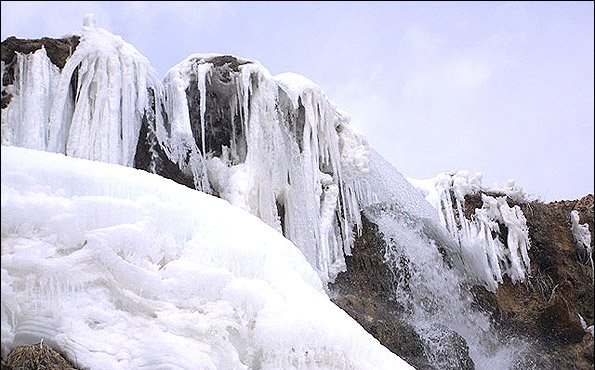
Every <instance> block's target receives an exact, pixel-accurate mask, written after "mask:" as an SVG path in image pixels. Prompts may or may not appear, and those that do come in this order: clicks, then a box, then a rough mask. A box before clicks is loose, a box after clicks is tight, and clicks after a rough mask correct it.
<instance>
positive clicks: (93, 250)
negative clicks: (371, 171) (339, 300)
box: [1, 146, 411, 369]
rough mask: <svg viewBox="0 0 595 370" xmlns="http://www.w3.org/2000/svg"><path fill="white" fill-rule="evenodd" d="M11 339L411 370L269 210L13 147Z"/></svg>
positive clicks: (85, 352) (158, 362)
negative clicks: (333, 296) (262, 214)
mask: <svg viewBox="0 0 595 370" xmlns="http://www.w3.org/2000/svg"><path fill="white" fill-rule="evenodd" d="M1 154H2V155H1V159H2V165H1V170H2V212H1V216H2V303H1V310H2V348H3V350H10V349H11V348H13V347H14V346H16V345H18V344H20V343H36V342H39V340H41V339H43V340H44V343H47V344H52V345H55V346H56V347H57V348H60V349H61V350H62V351H64V352H65V353H67V354H68V355H70V356H71V357H72V358H76V361H77V362H78V364H79V365H80V366H84V367H88V368H92V369H100V368H110V369H132V368H151V369H172V368H178V369H248V368H251V369H257V368H258V369H280V368H284V369H286V368H308V369H310V368H316V369H349V368H358V369H400V368H411V367H410V366H409V365H407V364H406V363H405V362H404V361H402V360H401V359H400V358H398V357H397V356H396V355H394V354H392V353H391V352H390V351H388V350H387V349H386V348H385V347H383V346H382V345H381V344H380V343H379V342H378V341H377V340H376V339H374V338H373V337H372V336H371V335H370V334H368V333H367V332H365V331H364V329H363V328H362V327H361V326H359V325H358V324H357V323H356V322H355V321H354V320H352V319H351V318H350V317H349V316H348V315H347V314H346V313H345V312H343V311H342V310H341V309H339V308H338V307H336V306H335V305H334V304H333V303H332V302H331V301H330V300H329V298H328V296H327V295H326V294H325V292H324V290H323V284H322V282H321V280H320V279H319V277H318V275H317V273H316V272H315V271H314V269H313V268H312V267H311V266H310V264H309V263H308V262H307V261H306V259H305V258H304V256H303V255H302V253H301V252H300V251H299V250H298V249H297V248H296V247H295V246H294V245H293V244H292V243H291V242H289V241H288V240H287V239H285V238H283V237H282V236H281V235H280V234H279V233H277V232H275V231H274V230H273V229H271V228H270V227H269V226H268V225H266V224H265V223H263V222H262V221H261V220H260V219H258V218H256V217H254V216H253V215H251V214H250V213H248V212H245V211H243V210H241V209H239V208H237V207H233V206H231V205H229V203H228V202H225V201H223V200H221V199H218V198H215V197H212V196H210V195H207V194H204V193H201V192H197V191H194V190H191V189H188V188H186V187H184V186H182V185H178V184H176V183H174V182H173V181H170V180H167V179H164V178H162V177H159V176H157V175H152V174H149V173H147V172H145V171H140V170H135V169H132V168H126V167H123V166H115V165H113V164H107V163H100V162H95V161H88V160H82V159H76V158H69V157H66V156H64V155H61V154H54V153H47V152H40V151H34V150H30V149H24V148H16V147H6V146H2V153H1Z"/></svg>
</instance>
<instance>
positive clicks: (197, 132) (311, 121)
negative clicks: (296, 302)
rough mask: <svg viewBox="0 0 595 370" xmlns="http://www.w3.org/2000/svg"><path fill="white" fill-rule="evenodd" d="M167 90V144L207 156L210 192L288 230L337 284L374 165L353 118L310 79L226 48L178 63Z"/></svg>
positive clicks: (326, 277)
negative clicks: (272, 70)
mask: <svg viewBox="0 0 595 370" xmlns="http://www.w3.org/2000/svg"><path fill="white" fill-rule="evenodd" d="M164 96H165V100H166V104H165V109H166V112H167V116H168V117H169V121H168V123H167V125H168V131H169V138H168V140H169V142H172V143H174V142H177V143H184V144H183V145H171V147H172V148H175V147H177V148H183V149H184V150H185V151H188V150H190V151H191V152H192V153H197V156H200V157H201V158H204V160H205V165H206V169H207V178H208V183H209V190H212V191H213V192H214V193H216V194H218V195H219V196H220V197H221V198H223V199H226V200H228V201H229V202H230V203H232V204H234V205H237V206H239V207H241V208H243V209H246V210H247V211H249V212H251V213H253V214H254V215H256V216H258V217H260V218H261V219H262V220H264V221H265V222H266V223H268V224H269V225H270V226H272V227H274V228H275V229H277V230H278V231H279V232H283V234H284V235H285V236H286V237H287V238H288V239H290V240H292V241H293V242H294V243H295V244H296V245H297V246H298V247H299V248H300V249H301V250H302V251H303V253H304V254H305V255H306V258H307V259H308V261H310V263H312V265H313V266H315V268H316V269H317V271H318V272H319V274H320V276H321V277H322V279H323V280H324V281H332V280H334V278H335V276H336V275H337V274H338V273H339V272H340V271H343V270H344V269H345V259H344V255H345V254H350V250H351V245H352V243H353V238H354V235H353V233H354V231H355V232H356V233H357V232H358V231H359V228H360V227H361V219H360V204H359V197H361V196H363V195H364V193H365V192H364V191H363V190H361V189H362V187H363V186H364V185H363V183H362V182H361V181H360V177H361V174H364V173H365V172H366V171H367V163H368V159H367V144H366V142H365V140H364V139H363V137H362V136H361V135H359V134H358V133H357V132H356V131H355V130H354V129H353V128H351V127H350V126H349V117H348V116H347V115H346V114H345V113H343V112H341V111H339V110H337V109H336V107H335V106H334V105H332V103H330V102H329V100H328V99H327V98H326V96H325V95H324V94H323V93H322V92H321V91H320V89H319V88H318V87H317V86H316V85H315V84H314V83H312V82H311V81H309V80H307V79H306V78H305V77H302V76H299V75H296V74H292V73H284V74H281V75H278V76H275V77H272V76H271V75H270V74H269V72H268V71H267V70H266V69H265V68H264V67H263V66H262V65H260V64H259V63H258V62H256V61H249V60H245V59H240V58H236V57H233V56H227V55H221V54H193V55H190V56H189V57H188V58H186V59H185V60H184V61H182V62H181V63H179V64H178V65H177V66H175V67H173V68H171V69H170V70H169V71H168V73H167V75H166V77H165V79H164ZM158 136H161V137H163V135H158ZM172 154H173V155H172V156H173V158H176V159H175V160H174V161H175V162H180V158H181V157H183V156H184V155H185V154H184V152H178V153H172ZM198 173H201V172H200V171H198ZM202 190H205V189H202ZM339 207H340V208H339Z"/></svg>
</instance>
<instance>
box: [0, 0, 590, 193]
mask: <svg viewBox="0 0 595 370" xmlns="http://www.w3.org/2000/svg"><path fill="white" fill-rule="evenodd" d="M1 6H2V9H1V10H2V12H1V14H2V22H1V28H2V40H5V39H6V38H7V37H9V36H12V35H14V36H17V37H20V38H40V37H44V36H47V37H61V36H64V35H66V34H69V33H71V32H75V31H79V30H81V28H82V21H83V16H84V15H85V14H87V13H95V17H96V24H97V27H101V28H105V29H107V30H109V31H111V32H112V33H114V34H117V35H120V36H122V38H123V39H124V40H126V41H127V42H129V43H131V44H133V45H134V46H135V47H136V48H137V49H138V50H139V51H140V52H141V53H142V54H144V55H145V56H146V57H147V58H148V59H149V60H150V61H151V63H152V64H153V66H154V67H155V69H156V70H157V72H158V74H159V75H160V76H161V77H163V76H164V75H165V72H166V71H167V70H168V69H169V68H170V67H172V66H174V65H175V64H177V63H179V62H180V61H182V60H183V59H185V58H186V57H187V56H188V55H190V54H192V53H211V52H213V53H222V54H232V55H236V56H240V57H244V58H248V59H254V60H258V61H259V62H261V63H262V64H263V65H264V66H265V67H266V68H267V69H268V70H269V71H270V72H271V74H272V75H276V74H278V73H282V72H296V73H299V74H302V75H304V76H306V77H308V78H309V79H310V80H312V81H313V82H315V83H316V84H317V85H319V86H320V87H321V88H322V89H323V91H324V92H325V93H326V95H327V96H328V97H329V99H330V100H331V101H333V102H334V103H335V104H336V105H337V106H338V107H339V108H341V109H343V110H345V111H347V112H348V113H349V114H350V115H351V117H352V124H353V125H354V126H356V127H357V128H359V130H360V131H361V132H363V133H364V135H365V136H366V137H367V139H368V142H369V143H370V145H371V146H372V147H374V148H375V149H376V150H377V151H378V152H380V154H382V155H383V156H384V157H385V158H387V159H388V160H389V161H390V162H392V163H393V164H394V165H395V166H396V167H397V169H398V170H399V171H400V172H401V173H402V174H403V175H405V176H408V177H414V178H428V177H433V176H435V175H436V174H438V173H440V172H445V171H457V170H468V171H470V172H481V173H483V184H484V186H492V185H494V184H496V183H497V184H499V185H504V184H505V183H506V182H507V181H508V179H514V180H516V183H517V185H519V186H521V187H523V188H524V189H525V191H526V192H527V193H529V194H531V195H532V196H534V197H538V198H539V199H540V200H543V201H552V200H561V199H578V198H580V197H582V196H584V195H586V194H588V193H593V183H594V177H593V167H594V132H593V131H594V130H593V128H594V108H593V101H594V97H593V91H594V77H593V70H594V64H593V53H594V52H593V45H594V38H593V29H594V22H593V14H594V8H593V2H510V3H508V2H482V3H475V2H458V3H454V2H424V3H419V2H410V3H408V2H212V3H209V2H84V1H78V2H29V1H22V2H21V1H19V2H10V1H2V3H1Z"/></svg>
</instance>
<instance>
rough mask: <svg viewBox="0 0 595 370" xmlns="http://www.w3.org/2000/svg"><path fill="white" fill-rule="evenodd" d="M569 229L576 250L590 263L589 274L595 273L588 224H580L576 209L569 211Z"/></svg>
mask: <svg viewBox="0 0 595 370" xmlns="http://www.w3.org/2000/svg"><path fill="white" fill-rule="evenodd" d="M570 222H571V227H570V228H571V231H572V236H573V237H574V241H575V243H576V248H577V251H579V252H580V254H582V255H584V256H585V257H586V258H585V259H586V260H588V261H589V263H590V264H591V276H593V274H594V273H595V272H594V271H595V270H594V266H593V246H592V245H591V232H590V231H589V224H586V223H584V224H580V223H579V222H580V217H579V214H578V211H577V210H573V211H572V212H570Z"/></svg>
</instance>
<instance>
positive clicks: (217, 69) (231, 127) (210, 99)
mask: <svg viewBox="0 0 595 370" xmlns="http://www.w3.org/2000/svg"><path fill="white" fill-rule="evenodd" d="M209 62H210V63H212V64H213V66H214V68H213V69H212V70H211V71H212V73H211V75H210V78H209V79H207V81H206V86H205V87H206V90H207V94H206V96H205V97H201V95H200V93H199V90H198V84H197V81H196V80H193V81H191V82H190V84H189V86H188V88H187V89H186V98H187V101H188V112H189V114H190V126H191V127H192V134H193V136H194V139H195V142H196V145H197V146H198V147H199V148H202V141H203V137H202V136H203V130H204V134H205V135H204V136H205V137H204V142H205V153H202V154H203V156H206V155H207V153H210V154H211V155H214V156H216V157H220V156H221V154H222V151H223V147H224V146H226V147H228V148H230V147H232V146H233V147H236V148H237V150H236V152H237V153H238V154H239V155H238V158H231V160H232V162H233V163H234V164H237V163H242V162H244V160H245V159H246V150H247V148H246V137H245V134H244V132H243V131H244V130H243V126H242V119H241V117H240V114H244V115H245V114H248V112H240V99H239V97H238V96H237V87H236V81H235V79H234V74H237V73H238V68H239V66H240V65H242V64H246V63H245V62H241V61H238V59H237V58H235V57H232V56H220V57H216V58H213V59H212V60H210V61H209ZM201 98H204V99H206V101H205V110H206V112H205V113H204V121H205V122H202V121H203V117H201V114H200V113H201V109H200V106H201V104H202V102H201ZM232 106H236V107H238V108H237V111H235V112H234V111H233V110H232ZM203 125H204V128H203Z"/></svg>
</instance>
